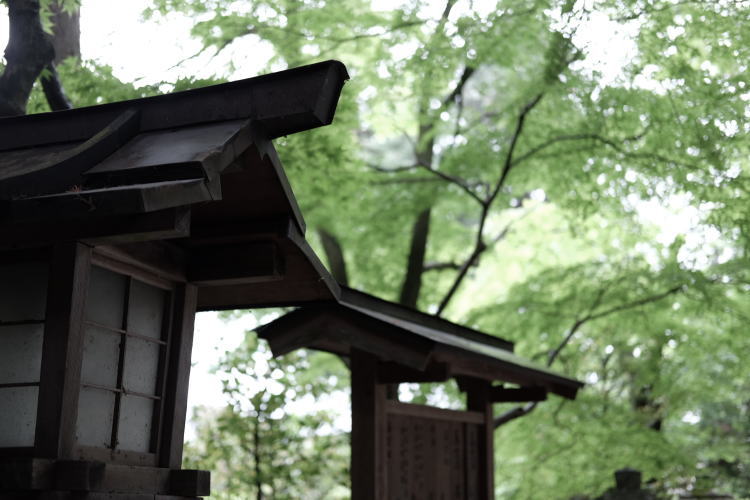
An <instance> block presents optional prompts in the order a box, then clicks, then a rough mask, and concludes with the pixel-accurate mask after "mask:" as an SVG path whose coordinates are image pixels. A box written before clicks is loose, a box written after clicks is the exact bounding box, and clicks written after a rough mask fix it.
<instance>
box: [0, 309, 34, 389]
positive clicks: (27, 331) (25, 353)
mask: <svg viewBox="0 0 750 500" xmlns="http://www.w3.org/2000/svg"><path fill="white" fill-rule="evenodd" d="M43 337H44V325H41V324H40V325H33V324H32V325H15V326H9V325H8V326H1V325H0V384H16V383H25V382H39V374H40V371H41V367H42V339H43Z"/></svg>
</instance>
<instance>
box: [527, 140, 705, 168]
mask: <svg viewBox="0 0 750 500" xmlns="http://www.w3.org/2000/svg"><path fill="white" fill-rule="evenodd" d="M642 137H643V134H638V135H635V136H633V137H626V138H624V139H620V142H623V143H626V142H631V141H636V140H638V139H640V138H642ZM584 140H591V141H596V142H600V143H602V144H604V145H606V146H609V147H610V148H612V149H614V150H615V151H617V152H618V153H620V154H621V155H623V156H624V157H626V158H635V159H647V160H658V161H661V162H664V163H671V164H673V165H677V166H680V167H686V168H692V169H695V168H697V167H696V166H695V165H692V164H689V163H684V162H680V161H678V160H674V159H672V158H667V157H666V156H663V155H660V154H658V153H645V152H644V153H641V152H631V151H627V150H626V149H625V148H623V147H622V146H621V145H620V144H618V143H617V142H616V141H615V140H614V139H610V138H607V137H604V136H602V135H599V134H592V133H581V134H565V135H560V136H558V137H553V138H551V139H548V140H547V141H544V142H542V143H541V144H537V145H536V146H534V147H532V148H531V149H530V150H529V151H527V152H525V153H524V154H522V155H521V156H519V157H517V158H516V159H515V161H514V162H513V166H514V167H515V166H517V165H519V164H520V163H522V162H524V161H526V160H528V159H529V158H531V157H533V156H534V155H536V154H538V153H539V152H541V151H542V150H544V149H546V148H548V147H550V146H552V145H554V144H557V143H559V142H565V141H584Z"/></svg>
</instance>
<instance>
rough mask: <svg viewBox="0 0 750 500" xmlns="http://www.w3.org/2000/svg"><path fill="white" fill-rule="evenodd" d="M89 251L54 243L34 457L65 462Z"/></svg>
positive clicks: (80, 351)
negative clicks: (59, 459)
mask: <svg viewBox="0 0 750 500" xmlns="http://www.w3.org/2000/svg"><path fill="white" fill-rule="evenodd" d="M90 261H91V249H90V248H89V247H87V246H86V245H83V244H81V243H77V242H72V243H59V244H57V245H55V246H54V248H53V250H52V263H51V266H50V275H49V284H48V286H47V318H46V322H45V326H44V341H43V344H42V372H41V380H40V384H39V405H38V408H37V428H36V439H35V444H34V446H35V449H36V454H37V456H38V457H44V458H70V457H71V455H72V452H73V446H74V440H75V426H76V418H77V415H78V395H79V393H80V390H81V363H82V357H83V332H82V328H81V324H82V322H83V313H84V305H85V299H86V291H87V289H88V281H89V271H90Z"/></svg>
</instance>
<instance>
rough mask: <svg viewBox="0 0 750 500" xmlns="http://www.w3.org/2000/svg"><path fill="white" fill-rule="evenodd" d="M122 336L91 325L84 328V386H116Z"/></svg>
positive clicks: (82, 375) (82, 369) (82, 374)
mask: <svg viewBox="0 0 750 500" xmlns="http://www.w3.org/2000/svg"><path fill="white" fill-rule="evenodd" d="M121 342H122V335H121V334H119V333H114V332H111V331H109V330H106V329H104V328H98V327H95V326H92V325H86V326H85V333H84V339H83V367H82V368H81V381H82V382H83V383H84V384H96V385H104V386H107V387H112V388H115V387H116V386H117V365H118V363H119V361H120V343H121Z"/></svg>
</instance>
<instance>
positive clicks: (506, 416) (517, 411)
mask: <svg viewBox="0 0 750 500" xmlns="http://www.w3.org/2000/svg"><path fill="white" fill-rule="evenodd" d="M684 289H685V285H683V284H679V285H675V286H673V287H672V288H669V289H668V290H665V291H663V292H661V293H657V294H654V295H649V296H647V297H642V298H640V299H636V300H633V301H630V302H625V303H623V304H618V305H616V306H613V307H610V308H608V309H604V310H603V311H599V312H597V313H595V312H593V311H594V310H596V308H597V307H599V305H600V304H601V301H602V299H603V297H604V294H605V293H606V289H605V288H602V289H601V290H599V293H598V294H597V297H596V299H594V302H593V304H592V305H591V307H590V308H589V312H588V313H587V314H586V315H585V316H583V317H581V318H578V319H576V320H575V321H574V322H573V325H572V326H571V327H570V329H568V333H566V335H565V337H564V338H563V340H562V342H560V344H559V345H558V346H557V347H556V348H555V349H553V350H552V352H550V355H549V357H548V358H547V366H552V363H554V362H555V360H556V359H557V357H558V356H559V355H560V353H561V352H562V350H563V349H564V348H565V347H566V346H567V345H568V344H569V343H570V341H571V340H572V339H573V336H574V335H575V334H576V332H578V331H579V330H580V329H581V327H582V326H583V325H584V324H586V323H588V322H589V321H594V320H596V319H601V318H604V317H606V316H610V315H612V314H616V313H619V312H622V311H625V310H628V309H633V308H636V307H640V306H643V305H646V304H649V303H652V302H658V301H660V300H662V299H664V298H666V297H668V296H670V295H674V294H676V293H678V292H681V291H683V290H684ZM537 404H538V403H536V402H534V403H529V404H526V405H524V406H518V407H516V408H512V409H510V410H508V411H506V412H505V413H503V414H502V415H499V416H498V417H496V418H495V421H494V423H495V428H496V429H497V428H498V427H500V426H502V425H504V424H506V423H508V422H511V421H513V420H515V419H517V418H520V417H523V416H524V415H528V414H529V413H531V412H532V411H534V409H535V408H536V406H537Z"/></svg>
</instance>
